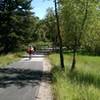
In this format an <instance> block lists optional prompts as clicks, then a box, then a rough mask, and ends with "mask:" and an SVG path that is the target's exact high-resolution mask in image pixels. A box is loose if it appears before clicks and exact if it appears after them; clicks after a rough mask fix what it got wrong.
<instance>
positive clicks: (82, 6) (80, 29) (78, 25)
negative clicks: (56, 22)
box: [62, 0, 96, 71]
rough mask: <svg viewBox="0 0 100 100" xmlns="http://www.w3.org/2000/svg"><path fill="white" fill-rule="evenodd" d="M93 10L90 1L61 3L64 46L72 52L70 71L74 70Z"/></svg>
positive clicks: (66, 0)
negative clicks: (77, 53) (77, 54)
mask: <svg viewBox="0 0 100 100" xmlns="http://www.w3.org/2000/svg"><path fill="white" fill-rule="evenodd" d="M94 9H96V2H95V1H91V0H63V2H62V16H63V24H64V32H65V35H64V36H65V41H66V46H67V47H68V48H70V50H72V51H73V61H72V66H71V71H73V70H74V69H75V64H76V52H77V50H78V49H79V48H80V46H81V41H82V37H83V36H84V35H85V28H86V26H87V24H89V23H88V17H89V16H90V15H93V10H94ZM90 18H91V17H90Z"/></svg>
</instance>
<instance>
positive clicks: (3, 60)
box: [0, 52, 22, 67]
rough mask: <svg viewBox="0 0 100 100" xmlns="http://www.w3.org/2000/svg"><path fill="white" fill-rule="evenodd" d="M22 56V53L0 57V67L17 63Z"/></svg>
mask: <svg viewBox="0 0 100 100" xmlns="http://www.w3.org/2000/svg"><path fill="white" fill-rule="evenodd" d="M21 55H22V52H17V53H9V54H7V55H0V67H5V66H6V65H8V64H10V63H12V62H14V61H17V60H18V59H20V56H21Z"/></svg>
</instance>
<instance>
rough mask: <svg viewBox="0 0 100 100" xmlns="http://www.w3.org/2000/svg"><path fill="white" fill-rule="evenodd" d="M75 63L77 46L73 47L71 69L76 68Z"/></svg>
mask: <svg viewBox="0 0 100 100" xmlns="http://www.w3.org/2000/svg"><path fill="white" fill-rule="evenodd" d="M75 65H76V48H74V49H73V60H72V66H71V71H73V70H74V69H75Z"/></svg>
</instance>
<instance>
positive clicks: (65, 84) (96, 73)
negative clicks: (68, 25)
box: [49, 54, 100, 100]
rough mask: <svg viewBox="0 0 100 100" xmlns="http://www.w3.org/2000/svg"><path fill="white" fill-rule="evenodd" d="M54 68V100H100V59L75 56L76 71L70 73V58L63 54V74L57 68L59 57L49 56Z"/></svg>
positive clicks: (58, 67) (56, 55) (55, 55)
mask: <svg viewBox="0 0 100 100" xmlns="http://www.w3.org/2000/svg"><path fill="white" fill-rule="evenodd" d="M49 58H50V60H51V62H52V64H53V65H54V68H53V70H52V74H53V90H54V94H55V100H100V57H95V56H82V55H77V64H76V70H75V71H74V72H73V73H71V72H70V71H69V69H70V66H71V59H72V58H71V56H70V55H67V54H65V55H64V58H65V66H66V70H65V72H62V71H61V69H60V66H59V64H60V63H59V55H58V54H52V55H50V56H49Z"/></svg>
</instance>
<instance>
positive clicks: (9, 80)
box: [0, 68, 51, 88]
mask: <svg viewBox="0 0 100 100" xmlns="http://www.w3.org/2000/svg"><path fill="white" fill-rule="evenodd" d="M42 76H43V81H47V82H49V81H50V80H51V74H50V73H48V72H42V71H35V70H31V69H20V68H1V69H0V88H6V87H10V86H11V85H15V86H17V87H18V88H23V87H25V86H27V85H28V86H32V87H33V86H36V85H39V84H40V81H42V80H41V77H42Z"/></svg>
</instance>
